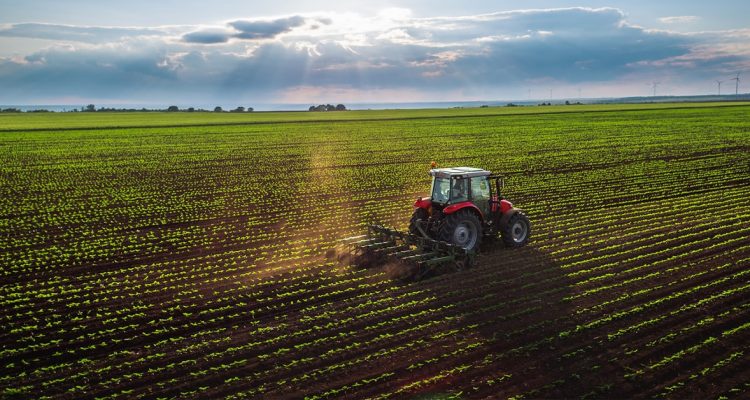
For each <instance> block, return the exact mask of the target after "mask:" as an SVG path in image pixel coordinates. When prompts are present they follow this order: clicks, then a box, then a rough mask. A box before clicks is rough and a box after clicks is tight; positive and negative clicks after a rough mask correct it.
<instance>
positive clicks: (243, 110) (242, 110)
mask: <svg viewBox="0 0 750 400" xmlns="http://www.w3.org/2000/svg"><path fill="white" fill-rule="evenodd" d="M230 112H233V113H241V112H245V107H237V108H235V109H234V110H232V111H230Z"/></svg>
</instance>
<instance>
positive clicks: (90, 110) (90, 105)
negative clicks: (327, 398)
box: [86, 104, 96, 112]
mask: <svg viewBox="0 0 750 400" xmlns="http://www.w3.org/2000/svg"><path fill="white" fill-rule="evenodd" d="M86 111H88V112H93V111H96V106H95V105H93V104H89V105H87V106H86Z"/></svg>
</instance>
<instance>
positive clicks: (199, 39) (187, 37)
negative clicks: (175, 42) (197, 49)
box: [182, 29, 233, 44]
mask: <svg viewBox="0 0 750 400" xmlns="http://www.w3.org/2000/svg"><path fill="white" fill-rule="evenodd" d="M232 37H233V34H232V33H231V32H227V31H223V30H216V29H206V30H200V31H195V32H188V33H186V34H184V35H182V40H183V41H185V42H187V43H200V44H216V43H226V42H228V41H229V39H230V38H232Z"/></svg>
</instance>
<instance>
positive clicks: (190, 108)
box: [187, 107, 195, 112]
mask: <svg viewBox="0 0 750 400" xmlns="http://www.w3.org/2000/svg"><path fill="white" fill-rule="evenodd" d="M187 112H195V108H193V107H188V109H187Z"/></svg>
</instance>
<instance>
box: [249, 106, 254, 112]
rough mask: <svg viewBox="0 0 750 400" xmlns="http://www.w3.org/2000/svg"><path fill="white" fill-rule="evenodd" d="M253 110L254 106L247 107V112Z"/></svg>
mask: <svg viewBox="0 0 750 400" xmlns="http://www.w3.org/2000/svg"><path fill="white" fill-rule="evenodd" d="M253 111H255V109H254V108H252V107H248V108H247V112H253Z"/></svg>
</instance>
